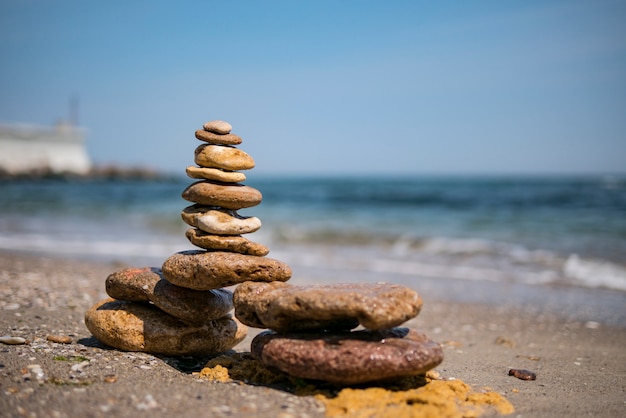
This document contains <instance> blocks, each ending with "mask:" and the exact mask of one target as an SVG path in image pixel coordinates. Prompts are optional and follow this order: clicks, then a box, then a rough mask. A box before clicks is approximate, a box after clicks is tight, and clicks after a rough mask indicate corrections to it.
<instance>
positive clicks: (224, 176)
mask: <svg viewBox="0 0 626 418" xmlns="http://www.w3.org/2000/svg"><path fill="white" fill-rule="evenodd" d="M186 172H187V175H188V176H189V177H191V178H192V179H204V180H215V181H221V182H223V183H239V182H241V181H245V179H246V175H245V174H244V173H240V172H239V171H224V170H220V169H219V168H207V167H195V166H189V167H187V170H186Z"/></svg>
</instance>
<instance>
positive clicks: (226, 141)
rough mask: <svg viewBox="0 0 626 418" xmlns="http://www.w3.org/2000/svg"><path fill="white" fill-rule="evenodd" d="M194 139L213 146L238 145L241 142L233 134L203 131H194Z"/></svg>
mask: <svg viewBox="0 0 626 418" xmlns="http://www.w3.org/2000/svg"><path fill="white" fill-rule="evenodd" d="M196 138H197V139H199V140H200V141H204V142H208V143H209V144H215V145H239V144H241V143H242V142H243V140H242V139H241V137H239V136H237V135H235V134H216V133H213V132H208V131H204V130H198V131H196Z"/></svg>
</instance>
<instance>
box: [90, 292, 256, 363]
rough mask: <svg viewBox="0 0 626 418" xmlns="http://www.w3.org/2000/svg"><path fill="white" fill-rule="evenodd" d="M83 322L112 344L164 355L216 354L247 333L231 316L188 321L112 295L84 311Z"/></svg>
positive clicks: (146, 304) (126, 349)
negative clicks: (194, 322)
mask: <svg viewBox="0 0 626 418" xmlns="http://www.w3.org/2000/svg"><path fill="white" fill-rule="evenodd" d="M85 325H87V328H88V329H89V331H90V332H91V333H92V334H93V336H94V337H96V338H97V339H98V340H100V341H102V342H103V343H105V344H107V345H109V346H111V347H114V348H117V349H119V350H124V351H141V352H146V353H152V354H164V355H167V356H188V355H214V354H218V353H221V352H224V351H227V350H230V349H231V348H233V347H234V346H235V345H237V344H238V343H239V342H241V341H242V340H243V339H244V338H245V337H246V335H247V327H246V326H245V325H242V324H240V323H239V322H238V321H237V320H235V319H233V318H231V317H230V316H225V317H222V318H220V319H216V320H214V321H209V322H207V323H205V324H202V325H188V324H185V323H184V322H183V321H181V320H180V319H177V318H175V317H173V316H171V315H169V314H167V313H165V312H163V311H161V310H160V309H158V308H157V307H155V306H153V305H150V304H148V303H143V302H128V301H120V300H115V299H105V300H102V301H100V302H98V303H96V304H95V305H94V306H92V307H91V308H90V309H89V310H88V311H87V313H86V314H85Z"/></svg>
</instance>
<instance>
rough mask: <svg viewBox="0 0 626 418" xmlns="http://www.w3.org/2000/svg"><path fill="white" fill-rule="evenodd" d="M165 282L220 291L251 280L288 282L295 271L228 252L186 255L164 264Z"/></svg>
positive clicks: (277, 262) (257, 258)
mask: <svg viewBox="0 0 626 418" xmlns="http://www.w3.org/2000/svg"><path fill="white" fill-rule="evenodd" d="M162 270H163V275H164V276H165V278H166V279H167V280H168V281H169V282H171V283H173V284H175V285H177V286H181V287H186V288H189V289H196V290H209V289H218V288H221V287H227V286H232V285H235V284H239V283H242V282H245V281H248V280H252V281H262V282H272V281H277V280H278V281H287V280H289V278H290V277H291V268H290V267H289V266H288V265H287V264H286V263H283V262H282V261H278V260H274V259H272V258H267V257H257V256H253V255H244V254H239V253H233V252H224V251H201V250H199V251H183V252H179V253H176V254H174V255H172V256H170V257H169V258H168V259H167V260H165V262H164V263H163V267H162Z"/></svg>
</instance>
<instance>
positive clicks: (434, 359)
mask: <svg viewBox="0 0 626 418" xmlns="http://www.w3.org/2000/svg"><path fill="white" fill-rule="evenodd" d="M252 354H253V356H254V357H255V358H256V359H257V360H259V361H260V362H261V363H263V364H264V365H265V366H267V367H270V368H275V369H278V370H280V371H282V372H284V373H287V374H289V375H291V376H294V377H300V378H304V379H314V380H324V381H327V382H331V383H335V384H339V385H353V384H359V383H365V382H371V381H376V380H383V379H389V378H397V377H408V376H416V375H420V374H424V373H426V372H427V371H428V370H430V369H432V368H434V367H436V366H437V365H438V364H440V363H441V362H442V361H443V351H442V349H441V347H440V346H439V344H437V343H436V342H434V341H432V340H431V339H430V338H428V337H427V336H426V335H425V334H423V333H420V332H418V331H415V330H413V329H408V328H393V329H389V330H383V331H369V330H365V331H353V332H350V331H344V332H326V333H319V334H318V333H300V334H278V333H275V332H272V331H265V332H262V333H261V334H259V335H257V336H256V337H255V338H254V340H253V341H252Z"/></svg>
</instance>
